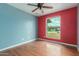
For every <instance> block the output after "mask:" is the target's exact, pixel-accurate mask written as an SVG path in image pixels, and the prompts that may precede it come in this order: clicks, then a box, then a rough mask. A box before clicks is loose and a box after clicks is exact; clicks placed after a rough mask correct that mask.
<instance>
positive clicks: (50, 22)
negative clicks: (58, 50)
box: [46, 16, 60, 39]
mask: <svg viewBox="0 0 79 59" xmlns="http://www.w3.org/2000/svg"><path fill="white" fill-rule="evenodd" d="M46 24H47V25H46V28H47V30H46V36H47V38H54V39H60V16H57V17H53V18H47V23H46Z"/></svg>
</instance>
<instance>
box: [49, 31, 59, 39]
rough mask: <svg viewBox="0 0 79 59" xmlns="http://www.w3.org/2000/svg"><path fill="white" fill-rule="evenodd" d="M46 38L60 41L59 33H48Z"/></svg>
mask: <svg viewBox="0 0 79 59" xmlns="http://www.w3.org/2000/svg"><path fill="white" fill-rule="evenodd" d="M47 37H48V38H54V39H58V40H60V32H59V33H57V32H55V31H54V32H48V33H47Z"/></svg>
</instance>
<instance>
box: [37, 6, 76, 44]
mask: <svg viewBox="0 0 79 59" xmlns="http://www.w3.org/2000/svg"><path fill="white" fill-rule="evenodd" d="M54 16H60V17H61V40H57V39H53V38H52V39H49V38H47V37H46V18H48V17H54ZM38 37H39V38H44V39H48V40H53V41H59V42H64V43H68V44H75V45H76V44H77V7H74V8H70V9H66V10H63V11H59V12H56V13H52V14H48V15H44V16H40V17H38Z"/></svg>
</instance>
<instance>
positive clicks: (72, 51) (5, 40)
mask: <svg viewBox="0 0 79 59" xmlns="http://www.w3.org/2000/svg"><path fill="white" fill-rule="evenodd" d="M0 56H79V4H78V3H0Z"/></svg>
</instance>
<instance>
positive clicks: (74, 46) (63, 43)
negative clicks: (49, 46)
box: [43, 39, 77, 47]
mask: <svg viewBox="0 0 79 59" xmlns="http://www.w3.org/2000/svg"><path fill="white" fill-rule="evenodd" d="M43 40H46V41H50V40H47V39H43ZM50 42H53V43H58V44H63V45H68V46H73V47H77V45H73V44H67V43H63V42H58V41H50Z"/></svg>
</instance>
